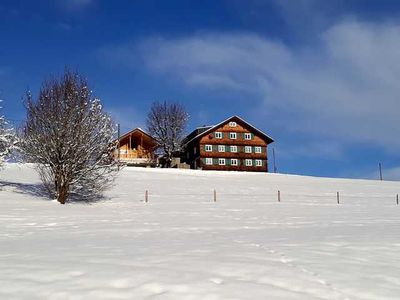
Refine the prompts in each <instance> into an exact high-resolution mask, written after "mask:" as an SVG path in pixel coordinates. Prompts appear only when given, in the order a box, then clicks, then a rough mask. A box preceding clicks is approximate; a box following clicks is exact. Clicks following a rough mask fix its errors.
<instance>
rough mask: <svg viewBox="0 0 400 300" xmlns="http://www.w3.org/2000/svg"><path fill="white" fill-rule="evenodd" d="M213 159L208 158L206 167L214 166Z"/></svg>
mask: <svg viewBox="0 0 400 300" xmlns="http://www.w3.org/2000/svg"><path fill="white" fill-rule="evenodd" d="M212 164H213V159H212V158H211V157H206V165H212Z"/></svg>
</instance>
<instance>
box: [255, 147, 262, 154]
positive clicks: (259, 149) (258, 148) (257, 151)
mask: <svg viewBox="0 0 400 300" xmlns="http://www.w3.org/2000/svg"><path fill="white" fill-rule="evenodd" d="M254 152H255V153H261V152H262V150H261V147H259V146H257V147H254Z"/></svg>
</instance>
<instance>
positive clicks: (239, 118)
mask: <svg viewBox="0 0 400 300" xmlns="http://www.w3.org/2000/svg"><path fill="white" fill-rule="evenodd" d="M233 119H237V120H239V121H240V122H242V123H244V124H246V125H247V126H249V127H251V128H252V129H253V130H254V131H256V132H257V133H258V134H260V135H262V136H263V137H264V138H265V139H266V140H267V142H268V144H269V143H272V142H273V141H274V139H273V138H272V137H270V136H269V135H267V134H266V133H264V132H263V131H262V130H260V129H258V128H256V127H254V126H253V125H251V124H250V123H249V122H246V121H245V120H243V119H242V118H241V117H239V116H237V115H234V116H231V117H229V118H228V119H225V120H223V121H222V122H220V123H218V124H216V125H214V126H211V127H210V128H209V129H207V130H205V131H203V132H202V133H199V134H198V135H196V136H195V137H193V138H192V139H190V140H189V141H187V142H186V143H185V144H188V143H190V142H192V141H194V140H196V139H198V138H200V137H202V136H204V135H206V134H208V133H210V132H212V131H213V130H214V129H216V128H218V127H220V126H221V125H223V124H225V123H228V122H230V121H231V120H233ZM206 127H208V126H206ZM198 128H201V127H198Z"/></svg>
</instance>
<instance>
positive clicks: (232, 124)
mask: <svg viewBox="0 0 400 300" xmlns="http://www.w3.org/2000/svg"><path fill="white" fill-rule="evenodd" d="M236 125H237V124H236V122H229V127H236Z"/></svg>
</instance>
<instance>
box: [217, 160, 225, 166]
mask: <svg viewBox="0 0 400 300" xmlns="http://www.w3.org/2000/svg"><path fill="white" fill-rule="evenodd" d="M218 164H219V165H220V166H225V158H218Z"/></svg>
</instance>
